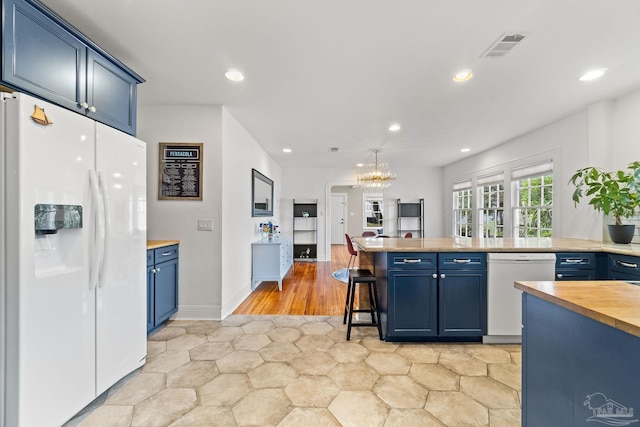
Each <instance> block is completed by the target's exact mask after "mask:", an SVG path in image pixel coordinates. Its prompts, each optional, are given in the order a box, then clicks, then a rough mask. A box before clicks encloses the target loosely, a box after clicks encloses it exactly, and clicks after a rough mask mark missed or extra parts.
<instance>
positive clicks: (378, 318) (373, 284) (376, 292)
mask: <svg viewBox="0 0 640 427" xmlns="http://www.w3.org/2000/svg"><path fill="white" fill-rule="evenodd" d="M371 285H372V286H371V287H372V288H373V301H374V304H375V306H376V309H375V311H376V315H377V322H376V323H377V324H378V336H379V337H380V340H382V325H381V324H380V323H381V319H380V308H379V307H378V291H377V290H376V282H373V283H372V284H371ZM369 290H371V289H369Z"/></svg>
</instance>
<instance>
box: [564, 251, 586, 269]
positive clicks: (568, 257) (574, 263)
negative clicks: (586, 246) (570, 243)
mask: <svg viewBox="0 0 640 427" xmlns="http://www.w3.org/2000/svg"><path fill="white" fill-rule="evenodd" d="M556 268H596V254H594V253H584V252H558V253H557V254H556Z"/></svg>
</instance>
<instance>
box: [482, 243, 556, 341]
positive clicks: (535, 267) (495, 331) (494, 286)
mask: <svg viewBox="0 0 640 427" xmlns="http://www.w3.org/2000/svg"><path fill="white" fill-rule="evenodd" d="M555 266H556V254H553V253H489V254H487V276H488V278H487V335H486V336H485V337H483V340H482V342H485V343H514V342H521V341H522V292H521V291H519V290H517V289H516V288H514V286H513V282H515V281H523V280H537V281H540V280H554V277H555Z"/></svg>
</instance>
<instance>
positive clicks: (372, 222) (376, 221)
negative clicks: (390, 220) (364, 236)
mask: <svg viewBox="0 0 640 427" xmlns="http://www.w3.org/2000/svg"><path fill="white" fill-rule="evenodd" d="M363 201H364V206H363V210H362V211H363V213H364V215H363V217H364V218H363V228H376V229H381V230H382V222H383V218H382V208H383V206H384V203H383V201H382V196H381V195H368V194H366V195H364V196H363Z"/></svg>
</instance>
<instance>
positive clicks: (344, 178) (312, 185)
mask: <svg viewBox="0 0 640 427" xmlns="http://www.w3.org/2000/svg"><path fill="white" fill-rule="evenodd" d="M391 167H392V169H393V171H394V172H395V173H396V175H397V176H398V178H397V179H396V180H395V181H394V182H393V185H392V186H391V188H389V189H387V190H386V191H385V192H384V212H388V214H385V218H386V220H385V226H384V230H385V233H390V234H393V233H394V232H395V231H396V199H398V198H401V199H402V200H403V201H407V202H411V201H416V200H418V199H420V198H424V199H425V223H426V224H425V235H426V237H438V236H440V235H441V234H442V224H443V210H442V206H441V205H440V201H441V200H442V198H443V194H442V188H443V185H442V169H441V168H429V169H417V168H407V169H395V168H393V165H391ZM356 183H357V180H356V169H355V167H354V168H353V169H308V168H307V169H283V170H282V199H281V204H282V211H281V219H282V227H283V230H286V231H287V232H291V229H292V224H293V199H317V200H318V260H319V261H326V260H330V259H331V258H330V250H331V245H327V244H326V242H327V241H329V239H330V237H331V236H330V235H329V231H330V230H329V229H328V228H327V224H328V220H329V219H328V218H327V212H329V214H330V203H331V199H330V195H331V189H332V188H333V187H337V186H343V185H354V184H356ZM349 203H350V204H351V203H353V201H352V200H349ZM359 203H362V200H360V202H359ZM361 209H362V208H360V211H361ZM354 216H355V210H354ZM351 221H354V219H353V217H351V216H349V222H350V224H349V229H351V227H352V225H351ZM355 221H358V219H356V220H355ZM361 232H362V231H360V233H361ZM356 235H357V233H356Z"/></svg>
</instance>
